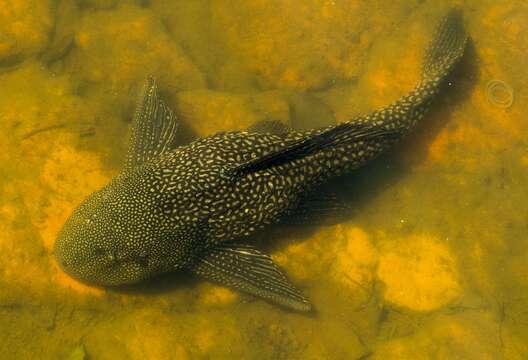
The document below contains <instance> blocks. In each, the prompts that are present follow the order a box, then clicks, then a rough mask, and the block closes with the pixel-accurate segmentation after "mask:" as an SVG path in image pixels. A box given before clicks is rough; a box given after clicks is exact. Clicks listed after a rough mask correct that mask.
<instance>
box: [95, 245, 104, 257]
mask: <svg viewBox="0 0 528 360" xmlns="http://www.w3.org/2000/svg"><path fill="white" fill-rule="evenodd" d="M103 254H104V250H103V249H102V248H101V247H99V246H96V247H95V248H94V255H95V256H102V255H103Z"/></svg>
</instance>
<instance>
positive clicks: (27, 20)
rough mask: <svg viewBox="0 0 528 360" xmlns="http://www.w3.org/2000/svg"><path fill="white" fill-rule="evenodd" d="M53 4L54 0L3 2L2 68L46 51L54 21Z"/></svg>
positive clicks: (0, 23)
mask: <svg viewBox="0 0 528 360" xmlns="http://www.w3.org/2000/svg"><path fill="white" fill-rule="evenodd" d="M51 5H52V1H51V0H16V1H14V0H0V34H1V35H0V66H4V65H13V64H16V63H19V62H20V61H22V60H24V59H26V58H28V57H31V56H34V55H36V54H39V53H40V52H42V51H43V50H44V49H46V47H47V46H48V43H49V40H50V35H51V31H52V29H53V26H54V22H55V18H54V14H53V13H52V6H51Z"/></svg>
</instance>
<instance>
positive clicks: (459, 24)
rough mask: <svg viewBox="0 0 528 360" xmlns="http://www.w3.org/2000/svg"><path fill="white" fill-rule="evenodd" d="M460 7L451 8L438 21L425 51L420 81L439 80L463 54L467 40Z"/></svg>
mask: <svg viewBox="0 0 528 360" xmlns="http://www.w3.org/2000/svg"><path fill="white" fill-rule="evenodd" d="M467 38H468V37H467V34H466V31H465V29H464V21H463V18H462V13H461V11H460V9H457V8H455V9H451V10H450V11H449V12H448V13H447V14H446V15H445V16H444V17H443V18H442V20H441V21H440V23H439V24H438V27H437V29H436V34H435V36H434V38H433V41H432V42H431V44H430V45H429V48H428V49H427V51H426V53H425V58H424V62H423V67H422V82H430V81H433V82H439V81H441V80H442V79H443V78H444V77H445V76H446V75H447V74H449V73H450V71H451V70H452V68H453V67H454V65H455V64H456V63H457V62H458V60H459V59H460V58H461V57H462V55H463V54H464V49H465V47H466V42H467Z"/></svg>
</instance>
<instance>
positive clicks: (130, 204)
mask: <svg viewBox="0 0 528 360" xmlns="http://www.w3.org/2000/svg"><path fill="white" fill-rule="evenodd" d="M466 40H467V36H466V33H465V30H464V27H463V20H462V16H461V14H460V12H459V11H457V10H452V11H450V12H449V13H448V14H447V15H446V16H445V17H444V18H443V19H442V20H441V22H440V24H439V26H438V28H437V32H436V35H435V37H434V39H433V41H432V43H431V44H430V46H429V48H428V50H427V51H426V56H425V60H424V65H423V70H422V79H421V81H420V83H419V84H418V85H417V86H416V87H415V88H414V90H412V91H411V92H410V93H409V94H408V95H406V96H404V97H402V98H401V99H399V100H398V101H396V102H395V103H393V104H392V105H390V106H387V107H385V108H382V109H380V110H378V111H375V112H373V113H372V114H370V115H368V116H363V117H358V118H355V119H353V120H350V121H348V122H344V123H341V124H338V125H333V126H329V127H326V128H321V129H314V130H309V131H302V132H301V131H293V130H291V129H289V128H287V127H286V126H283V125H280V123H278V122H273V121H264V122H260V123H257V124H255V125H254V126H252V127H251V128H249V129H248V130H247V131H236V132H221V133H217V134H215V135H212V136H209V137H205V138H201V139H198V140H196V141H194V142H192V143H190V144H187V145H183V146H180V147H176V148H173V146H171V144H172V143H173V140H174V137H175V134H176V131H177V128H178V122H177V118H176V116H175V114H174V113H173V111H172V110H171V109H170V108H169V107H168V106H167V105H166V104H165V103H164V102H163V101H162V100H161V99H160V97H159V94H158V88H157V85H156V82H155V80H154V79H153V78H149V79H147V81H146V84H145V86H144V90H143V92H142V93H141V97H140V100H139V101H138V106H137V109H136V112H135V116H134V122H133V129H132V137H131V143H130V148H129V153H128V156H127V160H126V164H125V166H124V169H123V171H122V172H121V173H120V174H119V175H118V176H116V177H115V178H113V179H112V180H111V181H110V183H109V184H108V185H106V186H105V187H104V188H102V189H101V190H99V191H96V192H95V193H93V194H91V195H90V196H89V197H88V198H87V199H86V200H85V201H84V202H83V203H82V204H81V205H80V206H79V207H78V208H77V209H76V210H75V211H74V212H73V214H72V215H71V216H70V218H69V219H68V220H67V221H66V223H65V225H64V227H63V229H62V230H61V232H60V234H59V236H58V238H57V241H56V243H55V248H54V253H55V257H56V259H57V261H58V263H59V264H60V265H61V267H62V268H63V269H64V271H66V272H67V273H68V274H70V275H71V276H73V277H75V278H78V279H80V280H82V281H85V282H88V283H94V284H98V285H103V286H114V285H121V284H131V283H137V282H141V281H144V280H146V279H149V278H152V277H154V276H156V275H158V274H162V273H166V272H173V271H179V270H182V271H188V272H190V273H193V274H195V275H198V276H199V277H202V278H204V279H207V280H210V281H214V282H217V283H219V284H222V285H225V286H228V287H232V288H234V289H238V290H241V291H245V292H247V293H250V294H253V295H255V296H259V297H261V298H264V299H266V300H268V301H271V302H274V303H277V304H280V305H282V306H285V307H288V308H292V309H295V310H300V311H307V310H309V309H311V304H310V302H309V301H308V300H307V299H306V298H305V296H304V295H303V294H302V293H301V292H300V291H299V290H298V289H297V288H296V287H295V286H294V285H292V284H291V283H290V281H289V280H288V278H287V277H286V275H285V274H284V272H283V271H282V270H281V269H280V268H279V267H278V266H277V265H276V264H275V263H274V262H273V261H272V259H271V257H270V256H268V255H266V254H264V253H263V252H261V251H260V250H259V249H258V248H257V247H255V246H254V245H252V244H251V237H252V236H253V235H254V234H255V232H257V231H258V230H261V229H263V228H265V227H266V226H269V225H271V224H274V223H277V222H279V221H280V220H281V219H284V218H287V217H289V216H294V214H295V212H296V211H297V210H298V209H299V208H301V207H302V206H304V205H303V204H305V202H306V201H305V200H306V199H307V198H309V196H310V195H309V194H311V193H314V189H316V188H317V187H318V186H320V185H321V184H323V183H325V182H327V181H328V180H330V179H333V178H335V177H337V176H340V175H342V174H345V173H348V172H350V171H351V170H353V169H356V168H358V167H360V166H361V165H363V164H365V163H366V162H368V161H369V160H372V159H373V158H375V157H376V156H378V155H379V154H381V153H382V152H383V151H385V150H386V149H388V148H389V147H390V146H391V145H393V144H394V143H395V142H397V141H398V140H399V139H401V138H402V137H403V136H404V135H405V134H406V133H408V132H409V130H411V129H412V128H413V127H414V126H415V124H416V123H417V122H418V121H419V120H420V119H422V117H423V116H424V113H425V112H426V110H427V109H428V108H429V106H430V103H431V101H432V100H433V98H434V97H435V95H436V94H437V93H438V92H439V90H440V88H441V85H442V84H443V83H444V82H445V81H446V76H447V75H448V74H449V73H450V71H451V70H452V68H453V67H454V66H455V64H456V63H457V62H458V60H459V59H460V57H461V56H462V55H463V52H464V48H465V45H466Z"/></svg>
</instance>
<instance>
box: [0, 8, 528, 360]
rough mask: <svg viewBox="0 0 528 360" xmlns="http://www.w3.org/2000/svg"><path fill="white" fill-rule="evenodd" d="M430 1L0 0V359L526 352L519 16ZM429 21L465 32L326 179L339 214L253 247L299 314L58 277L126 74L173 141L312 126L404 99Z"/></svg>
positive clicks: (173, 281)
mask: <svg viewBox="0 0 528 360" xmlns="http://www.w3.org/2000/svg"><path fill="white" fill-rule="evenodd" d="M448 3H449V4H446V3H443V2H442V3H441V4H440V5H439V4H438V2H436V1H432V0H431V1H429V0H426V1H396V2H387V1H339V0H335V1H329V0H302V1H301V0H298V1H293V0H291V1H282V0H281V1H279V0H268V1H245V0H236V1H221V0H209V1H207V0H193V1H183V0H178V1H169V0H151V1H139V0H137V1H133V0H78V1H71V0H57V1H51V0H9V1H7V0H6V1H0V83H1V84H2V85H1V90H0V122H1V124H2V130H1V131H0V139H1V141H0V146H1V147H2V151H0V194H1V196H0V252H1V254H2V256H0V332H1V333H2V336H1V337H0V357H1V358H3V359H4V358H5V359H11V358H13V359H26V358H27V359H35V358H42V359H48V358H49V359H58V358H72V359H83V358H90V359H207V358H210V359H360V358H361V359H366V358H369V359H370V358H371V359H431V358H434V359H455V358H456V359H526V358H528V345H527V344H528V310H527V308H528V270H527V267H526V264H527V263H528V242H527V239H526V232H527V230H528V187H527V186H526V184H528V140H526V139H528V131H527V130H526V129H527V128H528V126H527V124H526V110H525V109H526V107H527V106H528V90H527V89H528V71H527V70H526V58H527V55H528V25H527V24H528V5H527V4H526V2H523V1H487V0H485V1H482V0H479V1H477V0H466V1H449V2H448ZM451 5H458V6H460V7H461V8H462V9H463V10H464V15H465V19H466V25H467V29H468V32H469V33H470V35H471V38H472V41H471V44H470V45H469V47H468V49H467V53H466V56H465V58H464V59H463V61H462V63H461V64H460V66H459V67H458V68H457V70H456V71H455V73H454V74H453V76H452V83H453V84H452V86H451V87H450V88H448V89H447V91H446V92H444V93H443V94H442V95H441V96H440V97H439V98H438V101H437V102H436V103H435V106H434V107H433V109H432V111H431V112H430V113H429V115H428V116H427V117H426V119H425V120H424V122H423V123H422V124H421V125H420V126H419V128H418V129H417V131H416V132H415V133H413V134H412V135H411V136H409V137H408V138H406V139H405V141H404V142H403V143H402V144H400V145H398V146H397V147H396V148H395V149H394V150H393V151H391V152H390V153H388V154H387V155H385V156H383V157H382V158H380V159H378V160H376V161H375V162H373V163H372V164H370V165H368V166H367V167H365V168H363V169H361V170H359V171H357V172H356V173H354V174H351V175H350V176H348V177H347V178H345V179H341V180H340V181H339V182H337V183H336V184H333V185H332V186H333V187H334V188H335V189H337V190H338V192H339V193H340V194H342V196H343V198H344V199H345V200H346V201H347V203H349V204H350V206H351V207H352V209H351V211H350V212H349V213H348V214H346V216H345V218H344V219H343V220H342V221H341V222H340V223H339V224H337V225H328V226H317V227H308V226H304V227H275V228H273V229H272V230H270V231H268V232H266V233H264V234H261V235H259V237H258V240H259V242H261V243H263V244H265V245H264V247H265V248H266V250H267V251H269V252H270V253H271V254H272V257H273V258H274V260H275V261H276V262H277V263H279V264H280V265H281V266H282V267H283V268H284V269H285V270H286V271H287V273H288V275H289V276H290V278H291V279H292V281H293V282H294V283H295V284H297V285H299V286H300V287H301V288H302V290H303V291H304V293H305V294H306V295H307V296H308V297H309V298H310V299H311V301H312V302H313V304H314V306H315V308H316V312H315V313H314V314H310V315H306V314H302V313H292V312H290V311H287V310H284V309H281V308H279V307H276V306H273V305H271V304H268V303H266V302H264V301H262V300H259V299H255V298H252V297H250V296H248V295H243V294H239V293H236V292H233V291H231V290H228V289H225V288H223V287H219V286H215V285H212V284H209V283H206V282H202V281H197V280H196V279H192V278H189V277H188V276H185V275H182V274H176V275H174V276H167V277H163V278H161V279H159V280H156V281H154V282H152V283H149V284H146V285H144V286H139V287H137V288H133V289H127V290H123V291H110V290H105V289H99V288H93V287H88V286H85V285H83V284H80V283H78V282H76V281H74V280H72V279H70V278H69V277H68V276H67V275H65V274H64V273H63V272H62V271H61V270H60V269H59V268H58V266H57V264H56V263H55V261H54V259H53V257H52V254H51V250H52V246H53V243H54V240H55V237H56V234H57V231H58V230H59V229H60V227H61V226H62V224H63V223H64V221H65V219H66V217H67V216H68V215H69V213H70V212H71V210H72V209H73V208H74V207H75V206H76V205H77V204H78V203H79V202H80V201H82V199H83V198H84V197H85V196H86V195H88V194H89V193H91V192H92V191H94V190H95V189H97V188H99V187H100V186H102V185H104V184H105V183H106V182H107V181H108V180H109V179H110V178H111V177H112V176H113V175H115V174H116V173H117V172H118V171H119V169H120V167H121V163H122V160H123V157H124V154H125V151H126V144H127V137H128V127H129V126H128V125H129V122H130V119H131V115H132V112H133V109H134V103H135V101H136V97H137V95H136V94H137V91H138V89H139V86H140V85H141V83H142V82H143V80H144V78H145V76H146V75H147V74H153V75H155V76H156V77H157V78H158V80H159V83H160V87H161V90H162V93H163V96H164V98H165V99H166V100H167V102H168V103H169V104H170V105H171V107H172V108H174V109H175V111H176V112H177V114H178V115H179V116H180V118H181V121H182V131H181V134H180V139H179V140H180V141H181V142H185V141H189V140H190V139H192V138H194V137H196V136H204V135H208V134H211V133H214V132H216V131H220V130H236V129H244V128H247V127H248V126H249V125H250V124H252V123H254V122H255V121H259V120H264V119H275V120H281V121H283V122H285V123H289V124H291V125H293V126H294V127H296V128H310V127H315V126H322V125H327V124H331V123H335V122H336V121H338V122H339V121H344V120H347V119H350V118H352V117H354V116H356V115H358V114H362V113H366V112H369V111H372V110H374V109H376V108H378V107H380V106H384V105H387V104H389V103H390V102H392V101H394V100H396V99H397V98H399V97H400V96H402V95H403V94H405V93H406V92H407V91H409V90H410V89H411V88H412V87H413V86H414V85H415V84H416V83H417V81H418V79H419V74H420V64H421V58H422V55H423V51H424V48H425V47H426V45H427V43H428V41H429V39H430V37H431V31H432V29H433V27H434V24H435V23H436V21H437V19H439V18H440V17H441V16H442V15H443V14H444V13H445V11H446V9H447V8H448V7H449V6H451ZM495 80H498V81H499V82H496V81H495ZM497 84H498V85H497ZM510 96H513V101H512V102H511V103H510Z"/></svg>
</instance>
